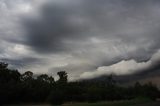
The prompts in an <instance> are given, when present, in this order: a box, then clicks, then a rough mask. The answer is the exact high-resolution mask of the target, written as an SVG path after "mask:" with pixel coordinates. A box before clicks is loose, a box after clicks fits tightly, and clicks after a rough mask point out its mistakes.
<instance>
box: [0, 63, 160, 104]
mask: <svg viewBox="0 0 160 106" xmlns="http://www.w3.org/2000/svg"><path fill="white" fill-rule="evenodd" d="M57 74H58V75H59V80H58V81H56V82H55V81H54V78H53V77H52V76H48V75H47V74H41V75H39V76H37V77H36V78H35V77H33V76H34V74H33V73H32V72H31V71H27V72H25V73H23V74H20V73H19V72H18V71H17V70H12V69H8V64H6V63H0V103H1V104H3V103H5V104H6V103H8V104H10V103H52V104H58V105H59V104H63V103H66V102H92V103H93V102H99V101H119V100H131V99H134V98H136V99H135V101H138V100H142V99H145V100H146V98H148V99H149V100H150V99H152V100H155V99H156V98H157V97H159V94H160V92H159V90H158V88H157V87H156V86H154V85H153V84H152V83H148V84H145V85H141V84H140V83H136V84H135V85H134V86H133V87H128V88H124V87H120V86H118V85H117V84H116V81H115V80H114V79H113V76H112V75H110V76H108V77H106V82H98V81H79V82H68V81H67V77H68V75H67V73H66V72H65V71H60V72H58V73H57ZM105 104H106V103H104V105H105ZM104 105H97V104H96V103H95V105H94V103H93V106H104ZM77 106H78V105H77ZM79 106H81V105H79ZM88 106H89V105H88ZM108 106H109V105H108ZM111 106H112V105H111ZM123 106H125V105H123Z"/></svg>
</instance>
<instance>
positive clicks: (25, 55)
mask: <svg viewBox="0 0 160 106" xmlns="http://www.w3.org/2000/svg"><path fill="white" fill-rule="evenodd" d="M0 12H1V16H0V59H1V60H2V59H4V60H5V61H8V62H9V61H10V62H9V63H11V64H13V65H14V64H15V65H16V64H17V67H18V65H19V64H21V63H23V64H25V65H26V67H24V68H25V69H27V67H28V69H33V70H34V71H35V72H48V73H51V72H53V73H54V72H56V70H60V69H64V70H67V71H68V72H69V74H71V75H72V77H74V76H78V75H79V74H80V76H82V75H84V73H85V72H91V73H92V72H93V73H94V72H96V73H97V70H99V69H102V68H105V69H106V68H107V69H108V67H112V68H118V67H119V65H124V66H123V67H124V68H125V69H123V70H124V71H122V72H121V73H124V74H125V73H127V72H128V71H130V69H129V68H127V66H126V65H128V64H129V65H131V66H132V65H135V66H137V65H138V66H137V67H141V66H143V65H144V63H147V62H150V61H151V59H152V57H153V55H154V54H155V53H157V51H158V50H159V49H160V44H159V41H160V36H159V33H160V32H159V29H160V2H159V0H139V1H138V0H137V1H135V0H118V1H117V0H58V1H57V0H15V1H13V0H5V1H4V0H2V1H0ZM157 58H159V57H157ZM38 61H40V63H39V62H38ZM30 63H31V64H33V66H31V65H30ZM122 63H123V64H122ZM41 64H44V65H45V66H42V65H41ZM116 64H117V65H116ZM147 64H148V63H147ZM34 65H35V67H34ZM139 65H140V66H139ZM152 65H153V64H151V65H149V67H152ZM113 66H114V67H113ZM147 66H148V65H147ZM149 67H147V68H149ZM107 69H106V70H107ZM109 69H110V68H109ZM110 70H113V69H110ZM115 71H116V70H113V72H115ZM137 71H140V70H139V69H134V72H137ZM98 72H99V71H98ZM116 72H117V71H116ZM134 72H133V73H134ZM104 73H105V74H107V72H104ZM117 73H119V72H117ZM129 73H130V72H129ZM93 76H94V75H93ZM71 79H74V78H71Z"/></svg>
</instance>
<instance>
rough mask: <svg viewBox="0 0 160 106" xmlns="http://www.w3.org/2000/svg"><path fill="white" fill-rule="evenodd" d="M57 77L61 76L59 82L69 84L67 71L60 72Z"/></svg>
mask: <svg viewBox="0 0 160 106" xmlns="http://www.w3.org/2000/svg"><path fill="white" fill-rule="evenodd" d="M57 75H58V76H59V80H58V82H61V83H67V77H68V75H67V73H66V72H65V71H60V72H58V73H57Z"/></svg>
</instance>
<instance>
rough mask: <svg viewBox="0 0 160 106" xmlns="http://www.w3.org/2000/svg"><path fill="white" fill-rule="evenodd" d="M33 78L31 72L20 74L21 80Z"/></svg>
mask: <svg viewBox="0 0 160 106" xmlns="http://www.w3.org/2000/svg"><path fill="white" fill-rule="evenodd" d="M32 78H33V72H31V71H26V72H25V73H24V74H22V78H21V79H22V81H27V80H31V79H32Z"/></svg>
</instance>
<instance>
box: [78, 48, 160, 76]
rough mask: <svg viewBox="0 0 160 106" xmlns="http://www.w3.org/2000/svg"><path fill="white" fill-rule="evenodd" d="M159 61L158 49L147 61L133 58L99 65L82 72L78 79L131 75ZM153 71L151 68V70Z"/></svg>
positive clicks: (154, 65)
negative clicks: (138, 60) (96, 67)
mask: <svg viewBox="0 0 160 106" xmlns="http://www.w3.org/2000/svg"><path fill="white" fill-rule="evenodd" d="M159 62H160V50H158V52H157V53H155V54H154V55H153V56H152V57H151V59H150V60H149V61H147V62H136V61H135V60H133V59H132V60H122V61H120V62H118V63H116V64H113V65H110V66H101V67H99V68H98V69H97V70H96V71H93V72H84V73H83V74H81V75H80V79H92V78H96V77H100V76H103V75H111V74H114V75H131V74H135V73H140V72H143V71H146V70H151V69H152V68H154V67H157V66H158V65H159ZM151 71H153V70H151Z"/></svg>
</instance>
